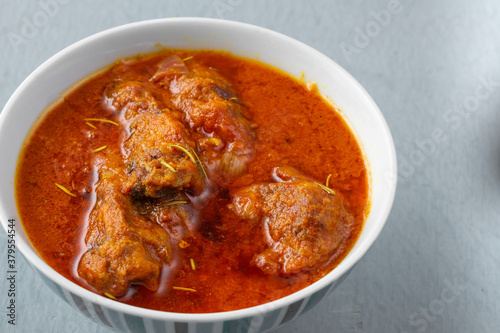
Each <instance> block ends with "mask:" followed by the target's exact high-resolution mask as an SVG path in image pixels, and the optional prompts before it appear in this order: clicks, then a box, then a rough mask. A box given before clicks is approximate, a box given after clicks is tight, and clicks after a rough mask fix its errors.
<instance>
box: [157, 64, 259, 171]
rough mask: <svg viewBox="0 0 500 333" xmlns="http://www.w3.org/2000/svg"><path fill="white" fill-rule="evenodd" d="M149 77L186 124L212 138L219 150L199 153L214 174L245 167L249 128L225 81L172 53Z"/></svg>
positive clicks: (250, 148)
mask: <svg viewBox="0 0 500 333" xmlns="http://www.w3.org/2000/svg"><path fill="white" fill-rule="evenodd" d="M152 80H153V81H155V82H157V84H158V85H160V86H163V87H165V88H166V89H167V90H168V91H169V92H170V94H171V99H170V101H171V103H172V104H173V105H174V107H175V108H176V109H177V110H179V111H181V112H182V113H184V115H185V122H186V123H187V125H188V127H189V128H191V129H193V130H195V131H196V132H197V133H200V134H203V135H205V136H207V137H209V138H210V139H214V141H212V142H216V144H215V146H216V149H215V150H216V151H222V154H220V153H216V152H214V150H211V151H210V150H205V151H202V153H201V155H202V159H203V161H204V162H205V163H207V164H209V165H211V167H210V168H209V169H210V170H213V171H215V172H214V175H217V174H220V175H222V176H223V178H224V179H225V180H232V179H235V178H236V177H238V176H240V175H241V174H242V173H243V172H245V171H246V166H247V164H248V162H249V161H250V159H251V158H252V156H253V154H254V147H253V144H254V137H253V131H252V128H251V126H250V124H249V122H248V120H247V119H246V118H245V117H244V115H243V112H244V110H243V108H242V106H241V104H240V101H239V99H238V97H237V96H236V93H235V92H234V91H233V89H232V87H231V84H230V83H229V81H227V80H226V79H225V78H223V77H222V76H221V75H220V74H218V73H217V72H216V71H214V70H211V69H209V68H207V67H205V66H202V65H199V64H197V63H196V62H194V61H189V69H188V67H186V66H185V65H183V64H182V60H181V59H180V58H179V57H178V56H175V55H172V56H170V57H168V58H167V59H165V60H164V61H163V62H161V63H160V64H159V66H158V71H157V73H156V74H155V75H154V76H153V78H152ZM200 146H201V145H200ZM215 155H219V156H218V158H214V156H215ZM214 160H215V161H216V165H213V164H214Z"/></svg>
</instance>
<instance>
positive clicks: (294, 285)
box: [16, 51, 369, 313]
mask: <svg viewBox="0 0 500 333" xmlns="http://www.w3.org/2000/svg"><path fill="white" fill-rule="evenodd" d="M177 54H178V55H180V56H181V57H188V56H194V57H195V58H196V61H198V62H199V63H202V64H204V65H206V66H209V67H213V68H215V69H217V71H219V72H220V73H221V74H223V75H224V76H225V77H226V78H228V79H229V80H230V81H231V83H232V85H233V88H234V90H235V91H236V92H237V93H238V95H239V96H240V98H241V100H242V101H243V103H244V105H245V106H246V108H247V110H248V113H249V115H250V117H251V119H252V122H253V123H256V124H257V125H258V127H257V128H256V129H255V133H256V142H255V151H256V154H255V156H254V158H253V159H252V161H251V162H250V164H249V166H248V172H247V173H246V174H245V175H243V176H242V177H240V178H239V179H237V180H236V181H234V182H233V183H232V184H230V186H229V188H228V189H227V190H224V191H220V193H219V195H218V197H216V198H213V199H211V201H210V202H209V204H207V205H206V206H205V208H204V210H203V211H202V212H201V215H200V216H201V217H200V223H199V225H200V227H199V230H198V232H196V233H195V235H194V236H193V237H190V238H189V239H185V240H184V241H185V242H186V243H188V244H189V246H187V247H184V248H180V247H179V248H177V249H176V253H177V258H176V261H175V267H176V271H175V274H167V273H166V272H165V270H164V274H163V275H162V277H161V279H162V283H161V284H160V288H159V289H158V291H156V292H152V291H150V290H148V289H146V288H144V287H142V286H137V285H135V286H132V287H131V288H130V291H129V293H127V294H126V295H125V296H123V297H121V298H119V301H122V302H124V303H128V304H132V305H136V306H140V307H144V308H150V309H156V310H163V311H172V312H186V313H203V312H218V311H230V310H236V309H241V308H246V307H250V306H254V305H258V304H262V303H266V302H269V301H272V300H275V299H278V298H281V297H284V296H286V295H289V294H291V293H293V292H295V291H297V290H300V289H302V288H304V287H306V286H308V285H310V284H311V283H313V282H315V281H317V280H318V279H320V278H321V277H323V276H324V275H326V274H327V273H328V272H330V271H331V270H332V269H334V268H335V267H336V266H337V265H338V264H339V262H340V261H341V260H342V259H343V258H344V257H345V256H346V255H347V253H348V252H349V250H350V249H351V248H352V246H353V245H354V243H355V241H356V239H357V238H358V236H359V233H360V232H361V229H362V227H363V223H364V219H365V215H366V213H367V210H368V190H369V189H368V180H367V170H366V166H365V162H364V160H363V156H362V153H361V150H360V147H359V146H358V143H357V142H356V139H355V137H354V135H353V134H352V133H351V131H350V129H349V128H348V126H347V125H346V123H345V122H344V120H343V119H342V117H341V116H340V115H339V114H338V112H337V111H336V110H335V108H333V107H332V106H331V105H330V104H328V103H327V102H325V100H324V99H323V98H322V97H321V96H320V95H319V94H318V93H317V92H316V91H314V90H313V91H310V90H308V89H307V88H306V86H305V85H304V84H303V83H301V82H299V81H298V80H296V79H294V78H292V77H290V76H288V75H286V74H284V73H282V72H280V71H278V70H276V69H274V68H271V67H269V66H267V65H263V64H261V63H258V62H256V61H251V60H247V59H242V58H236V57H233V56H230V55H229V54H227V53H221V52H213V51H198V52H193V51H186V52H184V51H177ZM160 57H161V54H158V55H153V56H151V55H149V56H144V57H138V58H135V59H134V60H133V61H134V64H133V65H131V66H130V68H131V69H130V73H128V74H127V75H128V76H129V77H130V78H134V77H141V76H146V75H151V71H152V70H153V69H152V68H154V64H156V63H157V62H158V60H159V59H160ZM122 74H123V73H122ZM115 77H116V73H115V71H114V67H111V68H110V69H109V70H106V71H105V72H103V73H101V74H99V75H97V76H95V77H93V78H91V79H89V80H87V81H86V82H84V83H83V84H81V85H80V86H79V87H78V88H77V89H75V90H73V91H72V92H71V93H69V94H68V95H67V96H65V97H64V100H63V101H62V102H61V103H59V104H58V105H57V106H55V107H53V108H52V109H51V110H49V111H48V112H47V113H46V114H45V115H44V117H43V118H42V119H41V120H40V121H39V123H38V124H37V126H36V127H35V128H34V130H33V131H32V134H31V136H30V137H29V138H28V140H27V142H26V145H25V148H24V150H23V151H22V154H21V156H20V160H19V166H18V172H17V178H16V199H17V204H18V210H19V213H20V217H21V220H22V223H23V226H24V228H25V230H26V233H27V235H28V237H29V238H30V241H31V242H32V244H33V246H34V248H35V249H36V250H37V251H38V253H39V254H40V256H41V257H42V258H43V259H44V260H45V261H46V262H47V263H48V264H49V265H50V266H51V267H52V268H54V269H55V270H56V271H57V272H59V273H60V274H62V275H63V276H65V277H66V278H68V279H70V280H72V281H74V282H75V283H77V284H79V285H81V286H83V287H85V288H88V289H90V290H93V289H92V287H90V286H89V285H88V284H87V283H86V282H85V281H84V280H82V279H81V278H79V277H78V275H77V273H76V265H77V264H78V260H79V258H80V257H81V255H82V254H83V252H84V251H85V250H86V246H85V243H84V240H83V239H84V238H85V234H86V231H87V230H86V228H87V218H88V215H89V212H90V210H91V209H92V207H93V206H94V203H95V195H94V186H95V182H96V181H97V177H98V176H97V173H96V171H95V170H96V165H94V163H98V161H99V159H98V158H97V159H96V158H95V156H96V155H95V154H99V152H94V150H95V149H96V148H99V147H102V146H107V148H106V149H107V151H108V153H110V152H111V153H112V152H115V153H116V154H119V153H120V149H121V148H120V147H121V144H122V143H123V140H124V139H125V138H126V136H127V133H125V131H124V129H123V127H122V126H115V125H113V124H110V123H100V122H93V123H92V124H93V125H94V126H95V127H96V128H95V129H94V128H92V127H91V126H89V125H88V124H86V122H85V121H84V120H83V119H85V118H106V119H111V120H114V121H116V122H117V123H119V124H120V125H121V123H120V118H119V117H115V118H113V116H112V115H110V114H109V112H108V111H107V110H106V108H105V107H104V106H103V101H102V96H103V94H104V92H105V88H106V85H107V84H108V82H110V81H112V80H113V79H114V78H115ZM277 165H289V166H292V167H294V168H295V169H297V170H299V171H300V172H301V173H303V174H305V175H307V176H308V177H310V178H313V179H315V180H317V181H318V182H323V183H324V181H325V180H326V178H327V177H328V175H330V174H331V175H332V176H331V177H330V187H331V188H333V189H335V190H336V191H337V192H338V193H340V194H341V195H342V197H343V199H344V206H345V208H346V210H347V211H348V212H349V213H351V214H352V215H353V216H354V217H355V221H356V222H355V227H354V230H353V232H352V233H351V234H350V237H349V239H348V240H347V241H346V242H344V243H343V246H342V247H341V248H340V249H339V250H338V251H337V253H335V254H334V255H333V256H332V258H331V259H330V260H329V261H328V262H327V263H326V264H324V265H322V266H321V267H319V268H317V269H315V270H313V271H309V272H306V273H300V274H296V275H293V276H291V277H290V276H288V277H286V276H276V275H265V274H263V273H262V272H261V271H260V270H258V269H257V268H255V267H251V266H249V265H248V261H249V259H250V258H249V257H248V253H252V252H256V251H257V250H258V247H259V246H261V242H260V241H259V238H260V237H261V235H260V234H259V233H255V230H253V229H252V228H251V226H249V225H245V224H242V223H241V220H238V219H235V218H234V215H233V214H232V213H231V212H230V210H229V209H227V204H228V203H229V202H230V200H229V192H230V191H231V190H232V189H237V188H240V187H242V186H247V185H250V184H252V183H256V182H265V181H267V182H269V181H272V179H271V178H270V177H271V176H270V175H271V171H272V169H273V168H274V167H275V166H277ZM55 183H58V184H61V185H63V186H65V187H66V188H67V189H69V190H70V191H71V192H72V193H74V194H75V195H76V196H75V197H73V196H70V195H68V194H66V193H64V192H63V191H61V190H60V189H58V188H57V187H56V186H55V185H54V184H55ZM191 259H193V261H194V265H195V267H194V268H195V269H193V267H192V264H191ZM171 286H180V287H186V288H191V289H194V290H196V292H192V291H188V290H173V289H171V288H170V287H171Z"/></svg>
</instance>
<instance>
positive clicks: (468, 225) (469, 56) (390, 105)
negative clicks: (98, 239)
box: [0, 0, 500, 333]
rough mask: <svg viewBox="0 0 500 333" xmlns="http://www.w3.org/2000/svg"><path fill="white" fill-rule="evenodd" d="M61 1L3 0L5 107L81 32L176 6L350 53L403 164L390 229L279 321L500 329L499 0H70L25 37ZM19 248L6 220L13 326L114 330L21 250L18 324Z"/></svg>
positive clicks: (340, 54)
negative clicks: (57, 288)
mask: <svg viewBox="0 0 500 333" xmlns="http://www.w3.org/2000/svg"><path fill="white" fill-rule="evenodd" d="M47 2H53V0H41V1H10V0H9V1H7V0H0V87H1V89H0V106H3V105H5V103H6V102H7V100H8V98H9V96H10V95H11V94H12V93H13V92H14V90H15V89H16V87H17V86H18V85H19V84H20V83H21V82H22V81H23V80H24V79H25V78H26V77H27V76H28V75H29V74H30V73H31V72H32V71H33V70H34V69H35V68H36V67H37V66H38V65H40V64H41V63H42V62H44V61H45V60H46V59H47V58H49V57H50V56H51V55H53V54H54V53H56V52H58V51H59V50H61V49H63V48H64V47H66V46H68V45H70V44H72V43H74V42H76V41H78V40H80V39H81V38H84V37H87V36H89V35H91V34H94V33H96V32H99V31H102V30H104V29H107V28H111V27H114V26H117V25H121V24H125V23H129V22H134V21H139V20H145V19H151V18H162V17H173V16H203V17H215V18H225V19H229V20H236V21H242V22H247V23H252V24H256V25H259V26H263V27H266V28H269V29H273V30H276V31H279V32H281V33H284V34H286V35H289V36H291V37H293V38H296V39H298V40H300V41H302V42H304V43H306V44H309V45H310V46H312V47H314V48H316V49H318V50H319V51H321V52H323V53H324V54H326V55H327V56H329V57H331V58H332V59H334V60H335V61H337V62H338V63H339V64H340V65H341V66H343V67H344V68H346V69H347V70H348V71H349V72H350V73H351V74H352V75H353V76H354V77H355V78H356V79H357V80H359V82H360V83H361V84H362V85H363V86H364V87H365V88H366V90H367V91H368V92H369V93H370V94H371V95H372V97H373V98H374V100H375V101H376V102H377V104H378V105H379V107H380V109H381V110H382V112H383V114H384V116H385V118H386V120H387V122H388V124H389V127H390V129H391V131H392V134H393V136H394V141H395V144H396V149H397V151H398V162H399V176H398V178H399V184H398V191H397V195H396V200H395V202H394V208H393V210H392V213H391V215H390V217H389V220H388V222H387V224H386V227H385V229H384V230H383V232H382V234H381V236H380V238H379V239H378V241H377V242H376V243H375V244H374V246H373V247H372V248H371V250H370V251H369V252H368V254H367V255H366V256H365V257H364V258H363V260H361V262H360V263H359V264H358V265H357V266H356V267H355V269H354V270H353V272H352V273H351V274H350V276H349V277H348V278H347V279H346V281H345V282H344V283H343V284H342V285H341V286H340V287H339V288H338V289H337V290H336V291H335V292H334V293H333V294H332V295H331V296H330V297H328V299H326V300H325V301H323V303H321V304H320V305H319V306H318V307H317V308H316V309H315V310H313V311H311V312H309V313H307V314H305V315H304V316H302V317H300V318H298V319H297V320H295V321H294V322H293V323H291V324H289V325H288V326H286V327H285V328H282V329H280V330H278V331H277V332H281V333H285V332H287V333H291V332H330V331H335V332H408V333H410V332H498V331H499V328H498V327H499V326H500V308H499V304H500V303H499V301H498V299H499V298H500V282H499V281H500V241H499V240H500V225H499V224H500V2H499V1H495V0H491V1H485V0H483V1H456V0H453V1H452V0H448V1H431V0H426V1H410V0H400V2H399V5H398V6H396V10H395V11H394V10H393V13H392V14H391V16H390V18H389V17H387V16H385V17H383V19H384V20H383V21H382V24H381V23H377V19H376V17H377V14H376V13H380V12H381V11H385V10H388V9H391V8H392V7H391V5H390V4H389V3H390V1H388V0H381V1H369V2H368V1H364V2H362V1H347V0H345V1H335V2H334V1H285V0H281V1H273V2H271V1H254V2H247V1H245V2H243V1H240V0H220V1H219V0H216V1H212V0H210V1H179V2H174V1H148V2H147V1H99V0H89V1H76V0H65V1H64V4H60V5H58V7H57V8H55V9H54V8H53V9H52V14H53V15H52V16H51V17H50V18H49V19H48V20H46V21H38V25H39V27H37V28H36V30H35V31H31V32H30V34H29V35H30V36H29V37H27V38H25V39H24V40H23V41H22V43H15V42H12V36H13V35H14V34H16V35H18V36H22V33H23V29H24V28H23V27H24V26H25V25H26V24H27V23H26V22H31V23H33V22H34V20H36V19H38V20H40V17H39V16H40V14H39V13H40V12H41V11H43V10H44V9H43V7H44V6H43V5H41V4H42V3H47ZM60 2H61V3H62V2H63V1H62V0H61V1H60ZM37 15H38V16H37ZM360 31H362V32H365V33H367V34H368V36H367V37H365V38H363V37H361V33H360ZM25 32H26V31H25ZM9 36H10V38H9ZM488 82H489V83H488ZM6 257H7V245H6V236H5V232H3V231H2V232H0V295H1V296H0V309H2V310H0V331H1V332H100V333H104V332H109V330H108V329H106V328H102V327H100V326H98V325H96V324H94V323H93V322H91V321H89V320H88V319H86V318H85V317H83V316H82V315H80V314H78V313H77V312H76V311H74V310H73V309H71V308H70V307H69V305H67V304H66V303H64V302H63V301H61V300H60V299H59V298H57V296H55V295H54V294H53V293H52V292H51V291H50V290H49V289H47V288H45V286H44V284H43V282H42V281H41V280H40V279H39V278H38V277H37V276H35V275H34V274H33V273H32V271H31V269H30V268H29V266H28V264H27V263H26V261H25V260H24V259H23V258H22V257H21V256H20V254H18V258H17V261H18V266H19V274H18V285H17V288H18V298H17V305H18V321H17V325H16V326H15V327H12V326H10V325H8V324H7V318H6V315H5V313H6V306H7V296H6V294H7V289H8V286H7V281H6V279H5V278H4V275H5V272H6V271H7V263H6V260H7V258H6Z"/></svg>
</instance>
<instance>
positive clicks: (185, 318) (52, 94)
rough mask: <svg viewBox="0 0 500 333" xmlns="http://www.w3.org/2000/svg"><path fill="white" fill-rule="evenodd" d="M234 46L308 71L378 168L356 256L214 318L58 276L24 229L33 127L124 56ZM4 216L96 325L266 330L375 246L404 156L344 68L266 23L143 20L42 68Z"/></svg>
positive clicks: (23, 100) (50, 280)
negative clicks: (20, 184) (310, 280)
mask: <svg viewBox="0 0 500 333" xmlns="http://www.w3.org/2000/svg"><path fill="white" fill-rule="evenodd" d="M158 43H160V44H162V45H164V46H167V47H171V48H183V49H216V50H227V51H230V52H232V53H233V54H235V55H239V56H244V57H248V58H256V59H258V60H260V61H262V62H265V63H268V64H270V65H273V66H275V67H278V68H280V69H282V70H284V71H285V72H288V73H290V74H291V75H293V76H296V77H299V76H301V74H302V73H303V74H304V75H305V80H306V81H314V82H316V84H317V86H318V88H319V91H320V92H321V94H323V95H324V96H327V97H328V98H329V99H331V100H333V101H334V103H335V104H336V106H337V107H339V108H340V109H341V110H342V112H343V115H344V116H345V118H346V120H347V121H348V123H349V124H350V125H351V127H352V129H353V131H354V132H355V134H356V135H357V137H358V140H359V142H360V143H361V145H362V148H363V150H364V154H365V156H366V160H367V165H368V169H369V172H370V186H371V210H370V214H369V216H368V218H367V220H366V224H365V226H364V229H363V231H362V233H361V235H360V237H359V239H358V241H357V243H356V244H355V246H354V248H353V249H352V250H351V252H350V253H349V254H348V255H347V256H346V258H345V259H344V260H343V261H342V262H341V263H340V264H339V265H338V266H337V267H336V268H335V269H334V270H333V271H332V272H330V273H329V274H328V275H327V276H325V277H324V278H322V279H321V280H319V281H317V282H316V283H314V284H312V285H310V286H309V287H307V288H305V289H303V290H300V291H298V292H296V293H294V294H292V295H289V296H287V297H284V298H282V299H279V300H276V301H274V302H270V303H267V304H263V305H260V306H255V307H252V308H247V309H242V310H237V311H230V312H222V313H209V314H183V313H171V312H161V311H154V310H148V309H143V308H137V307H133V306H130V305H126V304H122V303H118V302H115V301H112V300H110V299H107V298H104V297H101V296H99V295H97V294H94V293H92V292H90V291H88V290H86V289H84V288H82V287H80V286H78V285H76V284H75V283H73V282H71V281H69V280H67V279H66V278H64V277H63V276H61V275H59V274H58V273H57V272H56V271H54V270H53V269H52V268H51V267H49V266H48V265H47V264H46V263H45V262H44V261H43V260H42V259H41V258H40V257H39V256H38V255H37V253H36V251H35V250H34V249H33V247H32V245H31V244H30V242H29V240H28V238H27V237H26V234H25V232H24V230H23V228H22V227H21V225H20V223H19V216H18V213H17V208H16V203H15V199H14V175H15V170H16V164H17V160H18V157H19V153H20V151H21V149H22V146H23V142H24V140H25V137H26V136H27V134H28V132H29V131H30V129H31V127H32V126H33V124H34V123H35V121H36V120H37V118H38V117H39V116H40V114H41V113H42V112H43V111H44V110H45V108H46V107H47V106H48V105H49V104H50V103H51V102H52V101H54V100H55V99H57V98H59V97H60V96H61V94H62V93H63V92H64V91H65V90H66V89H68V88H69V87H70V86H72V85H74V84H75V83H77V82H79V81H80V80H81V79H82V78H85V77H86V76H87V75H89V74H91V73H93V72H94V71H96V70H98V69H100V68H102V67H104V66H106V65H108V64H110V63H112V62H114V61H116V60H117V59H119V58H122V57H127V56H132V55H135V54H138V53H146V52H152V51H155V50H157V45H158ZM0 156H1V158H2V163H1V164H0V175H1V177H0V218H1V222H2V225H3V227H4V229H5V230H7V229H8V227H7V221H8V219H14V220H15V221H16V226H15V229H16V243H17V247H18V249H19V250H20V251H21V252H22V254H23V255H24V256H25V257H26V259H27V260H28V261H29V263H30V264H31V266H32V267H33V268H34V269H35V271H37V272H38V273H39V275H40V277H41V278H42V279H43V280H44V281H45V282H46V283H47V285H48V286H49V287H50V288H51V289H52V290H53V291H54V292H56V293H57V294H58V295H59V296H61V298H63V299H64V300H65V301H66V302H68V303H69V304H70V305H72V306H73V307H74V308H75V309H76V310H77V311H80V312H81V313H83V314H85V315H86V316H88V317H90V318H91V319H92V320H94V321H96V322H98V323H101V324H103V325H106V326H111V327H114V328H117V329H119V330H123V331H130V332H164V331H165V330H167V331H168V332H177V333H181V332H182V333H184V332H186V333H188V332H189V333H191V332H197V333H198V332H211V333H222V332H264V331H267V330H270V329H274V328H276V327H278V326H281V325H283V324H284V323H286V322H288V321H290V320H292V319H294V318H296V317H297V316H298V315H300V314H302V313H304V312H306V311H308V310H310V309H311V308H312V307H314V306H315V305H316V304H318V302H319V301H320V300H321V299H323V298H324V297H325V296H326V295H327V294H328V293H329V292H331V291H332V290H333V289H334V287H335V286H337V285H338V284H339V283H340V282H341V281H342V280H343V278H345V277H346V275H347V274H348V272H349V271H350V270H351V268H352V267H353V266H354V264H355V263H356V262H357V261H359V260H360V259H361V257H362V256H363V255H364V254H365V253H366V251H367V250H368V249H369V247H370V246H371V245H372V244H373V242H374V241H375V239H376V238H377V236H378V235H379V233H380V231H381V230H382V228H383V226H384V224H385V221H386V219H387V217H388V215H389V211H390V209H391V206H392V202H393V199H394V194H395V190H396V178H397V177H395V175H396V174H397V168H396V154H395V149H394V143H393V141H392V137H391V134H390V132H389V129H388V127H387V124H386V122H385V120H384V118H383V117H382V114H381V113H380V110H379V109H378V108H377V106H376V105H375V103H374V102H373V100H372V99H371V98H370V96H369V95H368V93H367V92H366V91H365V90H364V89H363V88H362V87H361V85H360V84H359V83H358V82H357V81H356V80H355V79H354V78H352V77H351V76H350V75H349V74H348V73H347V72H346V71H345V70H344V69H342V68H341V67H340V66H339V65H337V64H336V63H335V62H333V61H332V60H330V59H329V58H327V57H326V56H324V55H323V54H321V53H319V52H318V51H316V50H314V49H312V48H310V47H308V46H306V45H304V44H302V43H300V42H298V41H296V40H294V39H292V38H289V37H286V36H284V35H281V34H279V33H276V32H273V31H270V30H266V29H263V28H260V27H256V26H252V25H248V24H243V23H237V22H230V21H223V20H213V19H202V18H172V19H161V20H152V21H144V22H138V23H133V24H128V25H124V26H120V27H117V28H114V29H110V30H107V31H104V32H101V33H98V34H96V35H93V36H91V37H88V38H85V39H83V40H81V41H79V42H78V43H75V44H73V45H71V46H69V47H67V48H66V49H64V50H62V51H61V52H59V53H57V54H56V55H54V56H53V57H51V58H50V59H49V60H47V61H46V62H45V63H43V64H42V65H41V66H40V67H38V68H37V69H36V70H35V71H34V72H33V73H32V74H31V75H30V76H29V77H28V78H27V79H26V80H25V81H24V82H23V83H22V84H21V86H20V87H19V88H18V89H17V90H16V91H15V92H14V94H13V95H12V97H11V98H10V99H9V101H8V102H7V104H6V106H5V108H4V109H3V111H2V113H1V114H0Z"/></svg>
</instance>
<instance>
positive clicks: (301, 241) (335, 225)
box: [230, 167, 354, 274]
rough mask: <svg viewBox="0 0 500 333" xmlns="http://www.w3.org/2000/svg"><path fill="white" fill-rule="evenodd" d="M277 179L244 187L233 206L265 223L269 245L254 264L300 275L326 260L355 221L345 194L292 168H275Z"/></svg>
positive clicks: (268, 270)
mask: <svg viewBox="0 0 500 333" xmlns="http://www.w3.org/2000/svg"><path fill="white" fill-rule="evenodd" d="M273 173H274V174H273V176H274V179H275V180H276V181H277V183H267V184H257V185H252V186H249V187H246V188H243V189H240V190H239V191H237V192H236V193H234V195H233V196H232V198H233V203H232V204H231V205H230V208H231V209H232V210H233V211H234V212H236V214H237V215H239V216H240V217H241V218H243V219H246V220H248V221H250V222H252V223H262V230H263V235H264V238H265V242H266V243H267V245H268V248H267V249H266V250H264V252H262V253H259V254H256V255H255V256H254V257H253V259H252V263H253V264H255V265H256V266H257V267H259V268H260V269H261V270H262V271H263V272H265V273H267V274H277V273H280V274H294V273H298V272H300V271H307V270H310V269H314V268H316V267H318V266H319V265H321V264H322V263H324V262H326V261H327V260H328V259H329V258H330V256H331V255H332V254H333V253H334V251H335V249H336V248H338V247H339V246H341V244H342V241H343V240H344V239H346V237H348V236H349V234H350V232H351V228H352V225H353V222H354V219H353V217H352V216H351V215H350V214H349V213H347V212H346V210H345V209H344V207H343V205H342V200H341V197H340V196H339V195H338V194H337V193H336V192H334V191H333V190H331V192H330V191H329V192H330V193H328V192H327V191H326V190H325V189H323V188H322V187H321V186H320V185H318V183H316V182H314V181H313V180H311V179H309V178H307V177H305V176H303V175H301V174H300V173H299V172H298V171H296V170H295V169H293V168H291V167H277V168H275V169H274V171H273Z"/></svg>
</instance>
